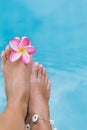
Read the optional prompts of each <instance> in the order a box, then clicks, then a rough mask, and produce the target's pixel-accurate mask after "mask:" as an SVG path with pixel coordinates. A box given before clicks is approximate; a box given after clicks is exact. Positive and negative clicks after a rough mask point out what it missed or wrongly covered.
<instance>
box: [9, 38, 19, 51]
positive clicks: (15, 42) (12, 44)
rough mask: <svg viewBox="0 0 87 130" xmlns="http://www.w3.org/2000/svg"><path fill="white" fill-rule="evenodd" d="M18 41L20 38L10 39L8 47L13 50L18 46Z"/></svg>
mask: <svg viewBox="0 0 87 130" xmlns="http://www.w3.org/2000/svg"><path fill="white" fill-rule="evenodd" d="M19 43H20V39H15V38H14V39H12V40H10V42H9V44H10V47H11V48H12V49H13V50H15V51H16V50H17V48H18V46H19Z"/></svg>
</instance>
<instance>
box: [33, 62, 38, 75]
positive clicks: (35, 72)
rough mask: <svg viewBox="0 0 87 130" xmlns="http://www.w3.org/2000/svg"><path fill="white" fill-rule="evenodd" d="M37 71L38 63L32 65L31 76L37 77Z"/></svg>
mask: <svg viewBox="0 0 87 130" xmlns="http://www.w3.org/2000/svg"><path fill="white" fill-rule="evenodd" d="M38 69H39V64H38V62H35V63H33V67H32V76H33V77H37V73H38Z"/></svg>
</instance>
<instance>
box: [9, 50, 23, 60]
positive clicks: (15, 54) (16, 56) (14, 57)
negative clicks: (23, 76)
mask: <svg viewBox="0 0 87 130" xmlns="http://www.w3.org/2000/svg"><path fill="white" fill-rule="evenodd" d="M20 57H21V54H20V53H18V52H16V51H13V52H12V53H11V54H10V61H11V62H14V61H16V60H18V59H19V58H20Z"/></svg>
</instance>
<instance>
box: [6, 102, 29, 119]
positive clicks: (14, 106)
mask: <svg viewBox="0 0 87 130" xmlns="http://www.w3.org/2000/svg"><path fill="white" fill-rule="evenodd" d="M8 110H9V111H11V112H14V113H18V114H19V116H21V117H23V118H25V116H26V113H27V105H26V104H24V103H22V102H8V104H7V106H6V111H8Z"/></svg>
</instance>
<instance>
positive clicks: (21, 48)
mask: <svg viewBox="0 0 87 130" xmlns="http://www.w3.org/2000/svg"><path fill="white" fill-rule="evenodd" d="M9 44H10V47H11V48H12V50H13V51H12V53H11V54H10V61H11V62H15V61H17V60H18V59H20V60H21V61H22V62H23V63H24V64H28V63H29V62H30V55H32V54H33V53H35V51H36V49H35V48H34V47H33V46H31V44H30V40H29V39H28V38H27V37H22V40H20V38H14V39H12V40H11V41H10V43H9Z"/></svg>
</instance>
